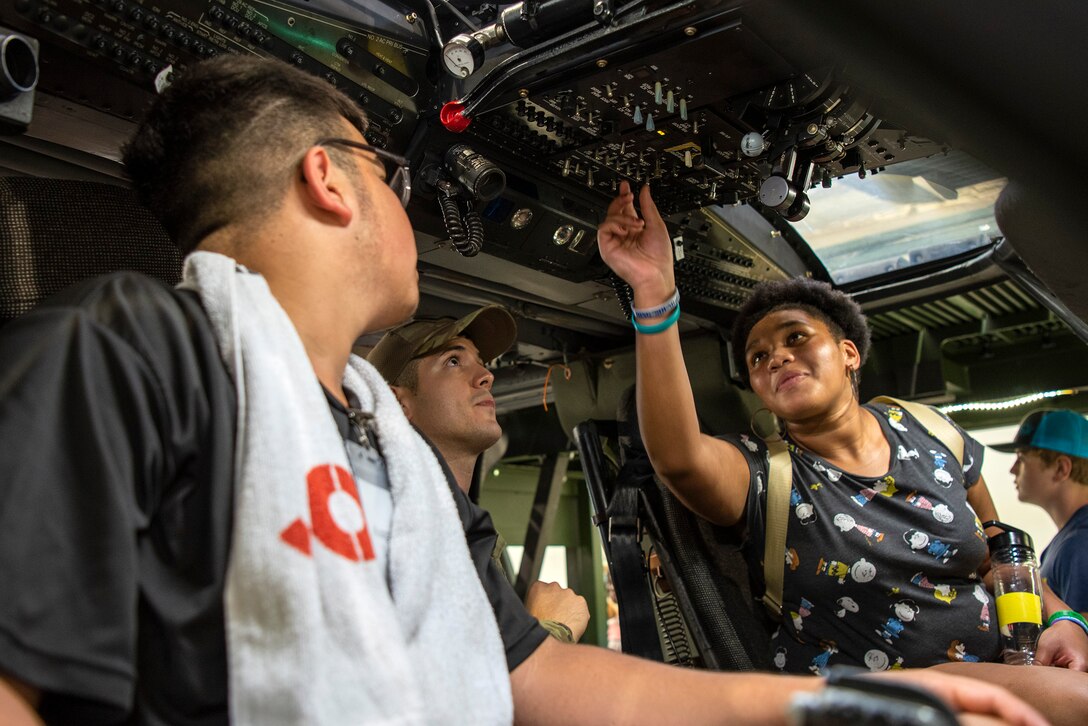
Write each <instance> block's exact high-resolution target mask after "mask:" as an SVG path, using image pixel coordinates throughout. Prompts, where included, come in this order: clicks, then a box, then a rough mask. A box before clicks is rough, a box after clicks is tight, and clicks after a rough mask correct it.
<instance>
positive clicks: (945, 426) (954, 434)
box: [870, 396, 963, 468]
mask: <svg viewBox="0 0 1088 726" xmlns="http://www.w3.org/2000/svg"><path fill="white" fill-rule="evenodd" d="M870 403H887V404H891V405H893V406H899V407H900V408H902V409H903V410H905V411H906V412H907V413H909V414H910V415H911V416H913V417H914V418H916V419H917V420H918V422H919V423H921V424H922V425H923V426H925V427H926V430H927V431H929V433H931V434H933V436H935V437H936V438H937V440H938V441H940V442H941V443H942V444H944V446H945V448H946V449H948V450H949V451H951V452H952V456H954V457H956V462H957V463H959V465H960V467H961V468H962V467H963V436H962V435H961V434H960V432H959V431H957V430H956V427H955V426H953V425H952V424H950V423H948V421H947V419H945V417H944V416H942V415H941V414H939V413H937V412H936V411H934V410H933V409H932V408H930V407H929V406H927V405H925V404H924V403H915V402H914V401H901V400H899V399H898V398H892V397H891V396H877V397H876V398H874V399H873V400H872V401H870Z"/></svg>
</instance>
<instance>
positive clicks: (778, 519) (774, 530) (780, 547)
mask: <svg viewBox="0 0 1088 726" xmlns="http://www.w3.org/2000/svg"><path fill="white" fill-rule="evenodd" d="M766 444H767V451H768V453H769V455H770V463H769V466H768V469H767V526H766V531H765V533H764V536H763V580H764V584H765V586H766V588H765V590H764V592H763V604H764V605H766V606H767V609H768V610H770V611H771V614H772V615H773V616H774V617H775V618H781V617H782V579H783V577H784V575H785V569H786V529H787V527H788V525H789V521H790V518H789V511H790V489H792V488H793V461H792V460H791V459H790V451H789V449H788V448H786V442H785V441H783V440H782V439H781V437H779V438H774V439H768V440H766Z"/></svg>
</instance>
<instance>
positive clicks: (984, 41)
mask: <svg viewBox="0 0 1088 726" xmlns="http://www.w3.org/2000/svg"><path fill="white" fill-rule="evenodd" d="M1068 5H1069V4H1068V3H1066V4H1064V5H1062V4H1060V3H1056V2H1055V3H1042V4H1039V3H1033V4H1032V5H1031V6H1030V7H1024V6H1022V5H1021V4H1019V3H1013V2H1007V1H1000V2H996V3H994V2H989V3H981V2H973V3H957V4H955V5H954V6H950V5H949V4H947V3H939V2H921V3H919V2H911V3H895V2H887V3H867V2H856V1H844V2H839V3H833V4H827V3H820V4H805V3H795V2H785V1H779V0H769V1H763V2H756V1H752V2H740V1H738V0H732V1H726V0H717V1H716V0H683V1H676V0H673V1H668V0H626V1H624V0H612V1H610V2H609V1H598V0H545V2H538V3H531V2H530V3H523V4H519V5H516V6H513V5H507V4H503V5H500V6H498V7H496V5H495V4H493V3H491V4H486V3H479V2H469V1H467V0H450V2H445V0H443V1H441V2H433V3H431V2H428V1H427V0H415V1H413V2H393V1H386V0H383V1H382V2H378V1H377V0H367V1H366V2H357V1H353V0H14V1H13V2H5V3H4V4H3V6H2V7H0V27H5V28H9V29H12V30H14V31H16V32H18V33H21V34H23V35H25V36H27V37H30V38H33V39H35V40H36V41H37V42H39V43H40V52H39V59H40V80H39V82H38V86H37V90H36V99H35V106H34V113H33V122H32V123H31V125H30V128H29V131H28V132H27V133H26V134H23V135H11V136H0V174H5V175H12V174H15V175H19V174H27V175H33V176H47V177H48V176H54V177H67V178H81V179H90V180H99V181H103V180H105V181H109V182H111V183H123V181H122V175H121V172H120V169H119V167H118V165H117V164H116V161H115V160H116V158H117V148H118V146H119V144H120V142H121V141H122V140H123V139H124V138H125V136H126V135H127V134H128V132H129V131H130V130H131V128H132V124H133V122H134V119H135V118H137V117H138V115H139V113H140V110H141V109H142V108H143V107H144V106H145V105H146V103H147V102H148V101H149V99H150V98H151V97H152V95H153V93H154V84H155V81H156V79H160V80H161V79H163V78H164V76H165V74H166V73H168V71H169V69H170V68H177V67H180V66H184V65H185V64H187V63H192V62H194V61H195V60H197V59H199V58H201V57H206V56H209V55H213V54H216V53H222V52H249V53H256V54H260V55H271V56H276V57H280V58H282V59H284V60H286V61H288V62H291V63H294V64H296V65H298V66H300V67H302V68H304V69H306V70H308V71H311V72H313V73H316V74H318V75H320V76H323V77H325V78H327V79H328V80H329V81H330V82H331V83H334V84H335V85H337V86H338V87H340V88H341V89H343V90H345V91H346V92H347V93H348V94H349V95H351V96H352V97H353V98H355V99H356V100H357V101H358V102H359V103H360V105H361V106H363V107H364V108H365V109H366V110H367V112H368V115H369V117H370V120H371V129H370V132H369V133H368V137H369V138H370V140H371V141H372V142H373V143H376V144H380V145H383V146H386V147H388V148H391V149H393V150H396V151H398V152H400V153H403V154H405V155H407V156H408V157H409V158H410V160H411V163H412V173H413V198H412V201H411V203H410V205H409V210H408V211H409V214H410V216H411V218H412V221H413V225H414V227H415V229H416V232H417V241H418V248H419V251H420V271H421V277H420V281H421V288H422V291H423V302H422V306H421V312H422V313H425V314H434V313H439V312H459V311H461V310H463V309H467V308H468V307H470V306H474V305H478V304H481V303H486V302H500V303H504V304H506V305H509V306H510V307H512V308H513V309H514V310H515V311H516V312H517V313H518V314H519V316H520V321H521V323H520V324H521V330H522V335H521V340H520V343H519V350H518V355H517V357H518V358H519V359H520V360H521V361H522V362H526V361H529V362H532V363H535V364H544V365H537V366H534V365H530V366H529V367H528V368H526V366H525V365H520V366H511V367H510V373H509V374H508V376H507V378H508V380H509V383H508V384H507V385H508V397H507V399H506V400H507V401H508V403H509V406H508V408H518V407H520V406H521V405H523V404H525V403H526V402H527V401H528V400H529V397H530V394H528V393H526V392H527V391H538V386H539V384H540V382H541V380H542V377H543V375H544V371H545V370H546V366H547V364H551V363H555V362H557V361H563V360H570V359H573V358H576V357H578V356H579V355H582V354H585V353H588V354H590V356H591V357H594V356H597V357H599V358H601V359H602V360H603V359H609V358H608V356H609V355H610V353H611V352H612V351H617V350H621V349H623V348H625V347H628V346H629V345H630V340H631V332H630V326H629V324H628V323H627V322H626V320H625V316H624V306H625V305H626V304H628V303H627V295H628V291H627V290H626V289H625V288H624V286H623V285H622V283H619V282H618V281H617V280H615V279H614V278H612V277H611V275H610V274H609V272H608V270H607V269H606V268H605V266H604V265H603V263H602V262H601V259H600V257H599V255H598V254H597V252H596V243H595V228H596V225H597V223H598V222H599V221H600V220H601V219H602V218H603V216H604V210H605V207H606V206H607V203H608V201H609V199H610V198H611V196H612V195H613V194H614V193H615V191H616V189H617V187H618V184H619V182H620V181H623V180H626V181H629V182H631V183H632V184H639V183H642V182H646V181H649V182H650V183H651V185H652V188H653V190H654V193H655V198H656V200H657V203H658V205H659V207H660V208H661V209H662V211H663V212H664V213H665V214H667V215H668V221H669V222H670V226H671V228H672V231H673V232H674V233H675V239H676V248H677V255H678V258H680V261H679V262H678V268H677V270H678V275H677V279H678V286H679V288H680V292H681V295H682V307H683V310H684V316H683V318H682V320H681V330H682V331H684V332H685V333H687V334H688V335H689V336H690V335H693V334H696V333H698V332H699V331H700V330H702V331H703V332H704V333H705V334H706V335H707V336H710V337H713V338H717V337H718V336H720V335H721V334H722V333H723V332H725V331H726V330H727V329H728V326H729V324H730V322H731V320H732V316H733V314H734V312H735V310H736V309H737V307H738V306H739V305H740V304H741V303H742V302H743V300H744V299H745V297H746V295H747V291H748V290H749V289H750V288H751V287H752V286H754V285H755V284H757V283H758V282H759V281H761V280H764V279H774V278H781V277H785V276H791V275H798V274H806V273H807V274H811V275H813V276H815V277H818V278H821V279H826V280H829V281H830V280H835V281H836V282H841V284H842V285H843V286H844V287H845V288H846V289H848V290H850V291H852V292H854V293H855V294H857V296H858V297H859V299H860V300H862V301H863V303H864V304H865V305H866V307H867V309H868V310H869V311H870V312H871V313H873V315H874V327H875V333H876V336H875V337H876V339H877V341H878V343H877V349H876V352H875V359H876V361H875V363H874V366H871V367H873V369H874V371H873V374H872V375H871V379H872V380H873V381H874V385H877V384H879V385H880V386H881V390H882V392H885V393H887V392H890V391H891V392H895V393H898V394H899V395H906V396H911V397H918V398H929V399H931V400H952V399H955V398H957V397H965V396H966V397H974V398H977V397H979V396H981V395H989V393H990V392H991V391H1008V390H1009V385H1010V383H1012V382H1011V381H1009V380H1005V378H1006V377H1003V376H1002V375H1001V374H1000V372H990V373H985V374H984V373H983V372H984V371H990V370H991V369H994V370H997V369H999V368H1000V366H998V365H997V364H993V365H976V364H978V363H979V361H982V360H985V361H993V360H994V359H995V358H994V357H995V356H997V358H996V360H997V362H998V363H1001V362H1002V361H1004V362H1005V363H1006V366H1007V364H1008V363H1009V362H1010V361H1013V360H1025V358H1024V357H1023V356H1025V355H1026V354H1027V349H1028V348H1030V347H1032V346H1034V347H1035V348H1036V349H1040V350H1042V349H1043V348H1042V347H1041V346H1042V345H1043V342H1044V340H1045V342H1046V344H1047V345H1050V346H1058V347H1059V348H1060V349H1061V350H1065V349H1066V348H1068V349H1069V351H1071V352H1069V353H1068V355H1066V356H1065V357H1064V358H1063V357H1061V356H1051V357H1050V359H1051V360H1059V359H1060V360H1061V361H1062V363H1063V367H1062V368H1061V370H1055V371H1053V372H1052V373H1051V372H1048V373H1046V374H1045V375H1044V374H1042V373H1040V375H1039V380H1038V381H1032V382H1030V383H1029V384H1022V385H1019V386H1017V385H1013V386H1012V388H1013V389H1016V390H1019V388H1031V387H1032V386H1035V385H1043V384H1044V383H1046V384H1047V385H1049V384H1050V382H1051V380H1052V379H1053V380H1054V381H1060V382H1061V385H1080V383H1081V382H1079V381H1072V383H1071V382H1070V380H1069V378H1068V376H1065V375H1064V373H1063V371H1064V367H1066V366H1065V365H1064V364H1066V363H1069V362H1070V361H1072V362H1074V363H1077V362H1083V361H1082V358H1083V356H1084V351H1083V343H1082V342H1081V340H1083V339H1084V337H1085V336H1084V330H1083V328H1084V326H1083V323H1080V322H1079V320H1077V317H1076V316H1070V315H1069V314H1068V310H1067V309H1066V307H1068V308H1069V309H1071V310H1072V311H1073V312H1074V313H1076V314H1077V315H1079V316H1081V317H1084V316H1085V313H1086V312H1088V296H1086V295H1085V292H1084V289H1083V286H1081V285H1079V274H1078V273H1079V270H1077V269H1076V268H1077V266H1076V265H1072V266H1070V265H1069V264H1063V262H1062V260H1068V259H1070V258H1072V259H1079V258H1080V257H1081V256H1082V255H1081V253H1080V252H1079V247H1080V239H1079V237H1080V235H1079V232H1080V229H1079V227H1078V226H1077V224H1078V220H1077V219H1076V215H1075V212H1076V210H1077V209H1079V207H1080V204H1079V202H1080V200H1079V199H1078V197H1079V196H1080V195H1081V194H1082V193H1083V184H1082V183H1081V181H1080V178H1079V177H1080V175H1081V174H1082V170H1083V169H1084V168H1088V165H1086V164H1085V162H1086V161H1088V159H1085V158H1083V157H1084V156H1085V155H1086V154H1085V151H1084V148H1085V147H1084V146H1082V145H1080V144H1078V143H1076V140H1077V139H1078V138H1079V136H1080V134H1081V131H1080V128H1079V127H1080V125H1082V123H1083V119H1084V118H1085V117H1086V112H1088V100H1086V94H1084V93H1083V92H1082V91H1081V90H1080V87H1081V84H1080V79H1082V78H1084V73H1083V71H1084V70H1085V68H1084V66H1085V60H1084V57H1083V53H1081V52H1080V51H1079V47H1078V45H1077V43H1078V42H1079V40H1078V39H1076V38H1075V37H1073V36H1072V35H1071V34H1074V33H1075V31H1074V29H1076V28H1083V27H1085V23H1084V21H1085V20H1088V18H1086V17H1085V16H1086V15H1088V11H1086V10H1085V9H1082V8H1079V7H1066V6H1068ZM534 11H535V14H534ZM469 25H472V26H474V27H475V29H476V31H477V35H476V36H473V37H470V38H469V42H462V43H460V45H457V44H455V43H454V42H453V41H454V40H456V36H458V35H459V34H468V35H469V36H471V35H472V33H471V29H470V28H469V27H468V26H469ZM495 28H501V32H500V31H497V30H495ZM489 33H490V35H489ZM496 34H497V35H498V36H502V37H499V38H497V37H496ZM1067 36H1069V37H1067ZM473 42H475V43H476V44H475V45H473ZM488 45H492V47H485V46H488ZM443 46H445V52H443ZM447 68H448V69H449V70H447ZM451 71H452V72H451ZM453 72H456V73H457V76H458V77H454V75H453ZM451 101H455V102H457V103H456V104H455V105H449V102H451ZM466 118H467V119H468V121H469V123H468V126H467V128H464V129H461V130H454V129H455V128H456V127H457V126H458V123H459V122H460V121H462V120H463V119H466ZM451 127H454V129H451ZM500 172H501V176H503V177H505V184H502V183H501V182H502V180H501V179H500ZM881 175H884V178H885V180H886V181H885V182H883V183H882V182H880V179H881ZM860 177H867V178H866V179H865V181H864V182H862V183H863V184H869V183H871V184H872V186H871V187H869V189H871V190H873V191H872V192H871V193H872V194H873V195H874V196H881V195H883V196H893V197H898V198H899V199H900V200H901V201H904V200H905V201H906V202H908V203H913V201H912V200H914V201H917V200H915V199H914V197H912V196H910V195H912V194H916V193H918V189H919V188H921V189H922V190H923V191H924V192H927V193H930V194H933V190H934V189H936V190H937V196H940V195H942V194H943V191H941V190H944V189H951V190H953V192H952V193H953V194H954V193H955V191H954V190H956V189H958V188H963V187H966V186H969V185H972V184H979V183H985V182H994V180H1004V179H1009V180H1011V186H1012V187H1013V189H1012V191H1014V192H1016V193H1015V194H1008V195H1006V196H1007V199H1003V203H1004V204H1005V206H1006V209H1004V210H1003V214H1004V216H1003V218H1002V216H1001V215H1000V214H999V219H998V221H999V222H1000V223H1001V227H1002V230H1003V231H1004V232H1005V235H1006V236H1007V237H1008V239H1007V240H1004V241H1003V242H1002V241H1001V237H1000V233H999V231H998V230H997V229H996V226H995V227H994V228H993V229H992V232H991V233H990V234H988V235H984V236H983V238H981V239H980V240H979V241H978V243H977V244H973V245H968V246H962V245H961V246H955V245H951V246H946V247H940V246H938V249H937V251H936V252H933V253H932V254H913V257H912V254H903V255H899V257H900V258H903V259H907V258H911V259H909V260H908V261H909V262H910V263H911V266H909V267H906V268H903V267H902V266H901V265H898V264H896V265H890V266H889V265H887V264H885V263H884V262H882V261H880V260H877V261H875V262H873V261H872V260H871V259H870V258H865V260H864V264H861V263H859V264H858V265H857V269H858V270H860V271H861V272H859V273H857V274H858V275H860V277H858V276H855V277H854V278H853V279H851V280H849V281H844V280H843V278H841V277H836V276H835V275H834V274H833V272H834V271H833V270H832V271H829V270H828V269H827V268H826V267H825V265H824V263H823V262H822V261H821V257H820V256H818V254H817V253H816V252H814V251H813V247H812V245H810V244H809V242H808V240H806V238H805V236H804V230H805V226H804V221H803V220H805V218H806V216H807V214H808V212H809V208H810V206H815V205H818V204H820V199H821V197H820V193H821V190H822V189H824V188H825V187H828V186H830V187H832V188H834V187H835V186H836V185H838V184H840V183H841V182H842V181H843V180H852V179H858V178H860ZM914 178H917V179H922V180H923V182H924V183H912V182H910V179H914ZM904 179H905V180H907V181H906V182H903V180H904ZM1002 183H1003V182H1002ZM904 184H905V185H906V186H904ZM876 190H880V191H876ZM904 194H907V196H904ZM944 196H946V197H947V196H948V195H947V194H945V195H944ZM810 197H811V198H810ZM976 226H977V225H976ZM977 228H978V229H982V227H981V226H977ZM991 238H992V239H991ZM867 239H869V241H868V242H866V243H865V244H867V245H868V246H869V247H870V248H872V247H874V246H876V247H881V246H883V245H885V244H887V240H886V238H880V237H874V238H867ZM941 250H944V251H943V252H942V251H941ZM897 254H898V253H897ZM945 254H947V255H951V256H950V257H942V255H945ZM825 259H826V258H825ZM915 263H917V264H915ZM1025 263H1026V264H1025ZM1039 278H1042V282H1041V283H1040V281H1039ZM1047 288H1049V289H1050V290H1051V291H1053V292H1054V293H1057V296H1058V298H1060V300H1058V299H1055V298H1054V296H1052V295H1051V296H1048V295H1047ZM1063 304H1064V305H1063ZM971 336H974V338H972V337H971ZM1055 341H1057V342H1056V343H1055ZM1014 343H1015V344H1014ZM972 346H974V347H972ZM1046 349H1047V350H1050V349H1051V348H1046ZM971 351H975V353H972V352H971ZM984 354H985V356H984ZM1002 355H1005V356H1007V357H1002ZM972 356H974V357H972ZM1015 356H1020V358H1016V357H1015ZM609 360H610V359H609ZM1057 365H1058V364H1057V363H1054V364H1052V365H1050V366H1049V367H1054V366H1057ZM957 366H959V367H958V368H957ZM1080 368H1081V369H1085V367H1084V366H1083V365H1080ZM961 369H962V370H961ZM527 370H528V371H529V372H528V373H527V372H526V371H527ZM1040 370H1041V369H1040ZM972 372H973V373H974V376H973V379H972V375H969V374H970V373H972ZM987 376H990V377H993V378H994V380H993V381H990V378H989V377H987ZM1044 379H1045V380H1044ZM945 381H950V382H949V383H948V385H945ZM983 381H985V383H983ZM501 382H502V378H500V383H501ZM1084 383H1088V381H1086V382H1084ZM532 396H537V393H533V394H532Z"/></svg>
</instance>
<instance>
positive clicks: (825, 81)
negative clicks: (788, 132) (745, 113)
mask: <svg viewBox="0 0 1088 726" xmlns="http://www.w3.org/2000/svg"><path fill="white" fill-rule="evenodd" d="M831 81H832V74H831V71H829V70H819V71H813V72H811V73H802V74H801V75H798V76H794V77H793V78H788V79H786V80H784V81H782V82H781V83H776V84H775V85H773V86H770V87H769V88H766V89H764V90H763V91H762V92H760V97H759V101H758V103H759V105H760V106H762V107H763V108H765V109H767V110H768V111H784V110H786V109H790V108H801V107H806V106H810V105H813V104H816V103H823V102H825V101H826V100H827V98H826V96H827V93H828V91H829V89H830V87H831Z"/></svg>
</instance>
